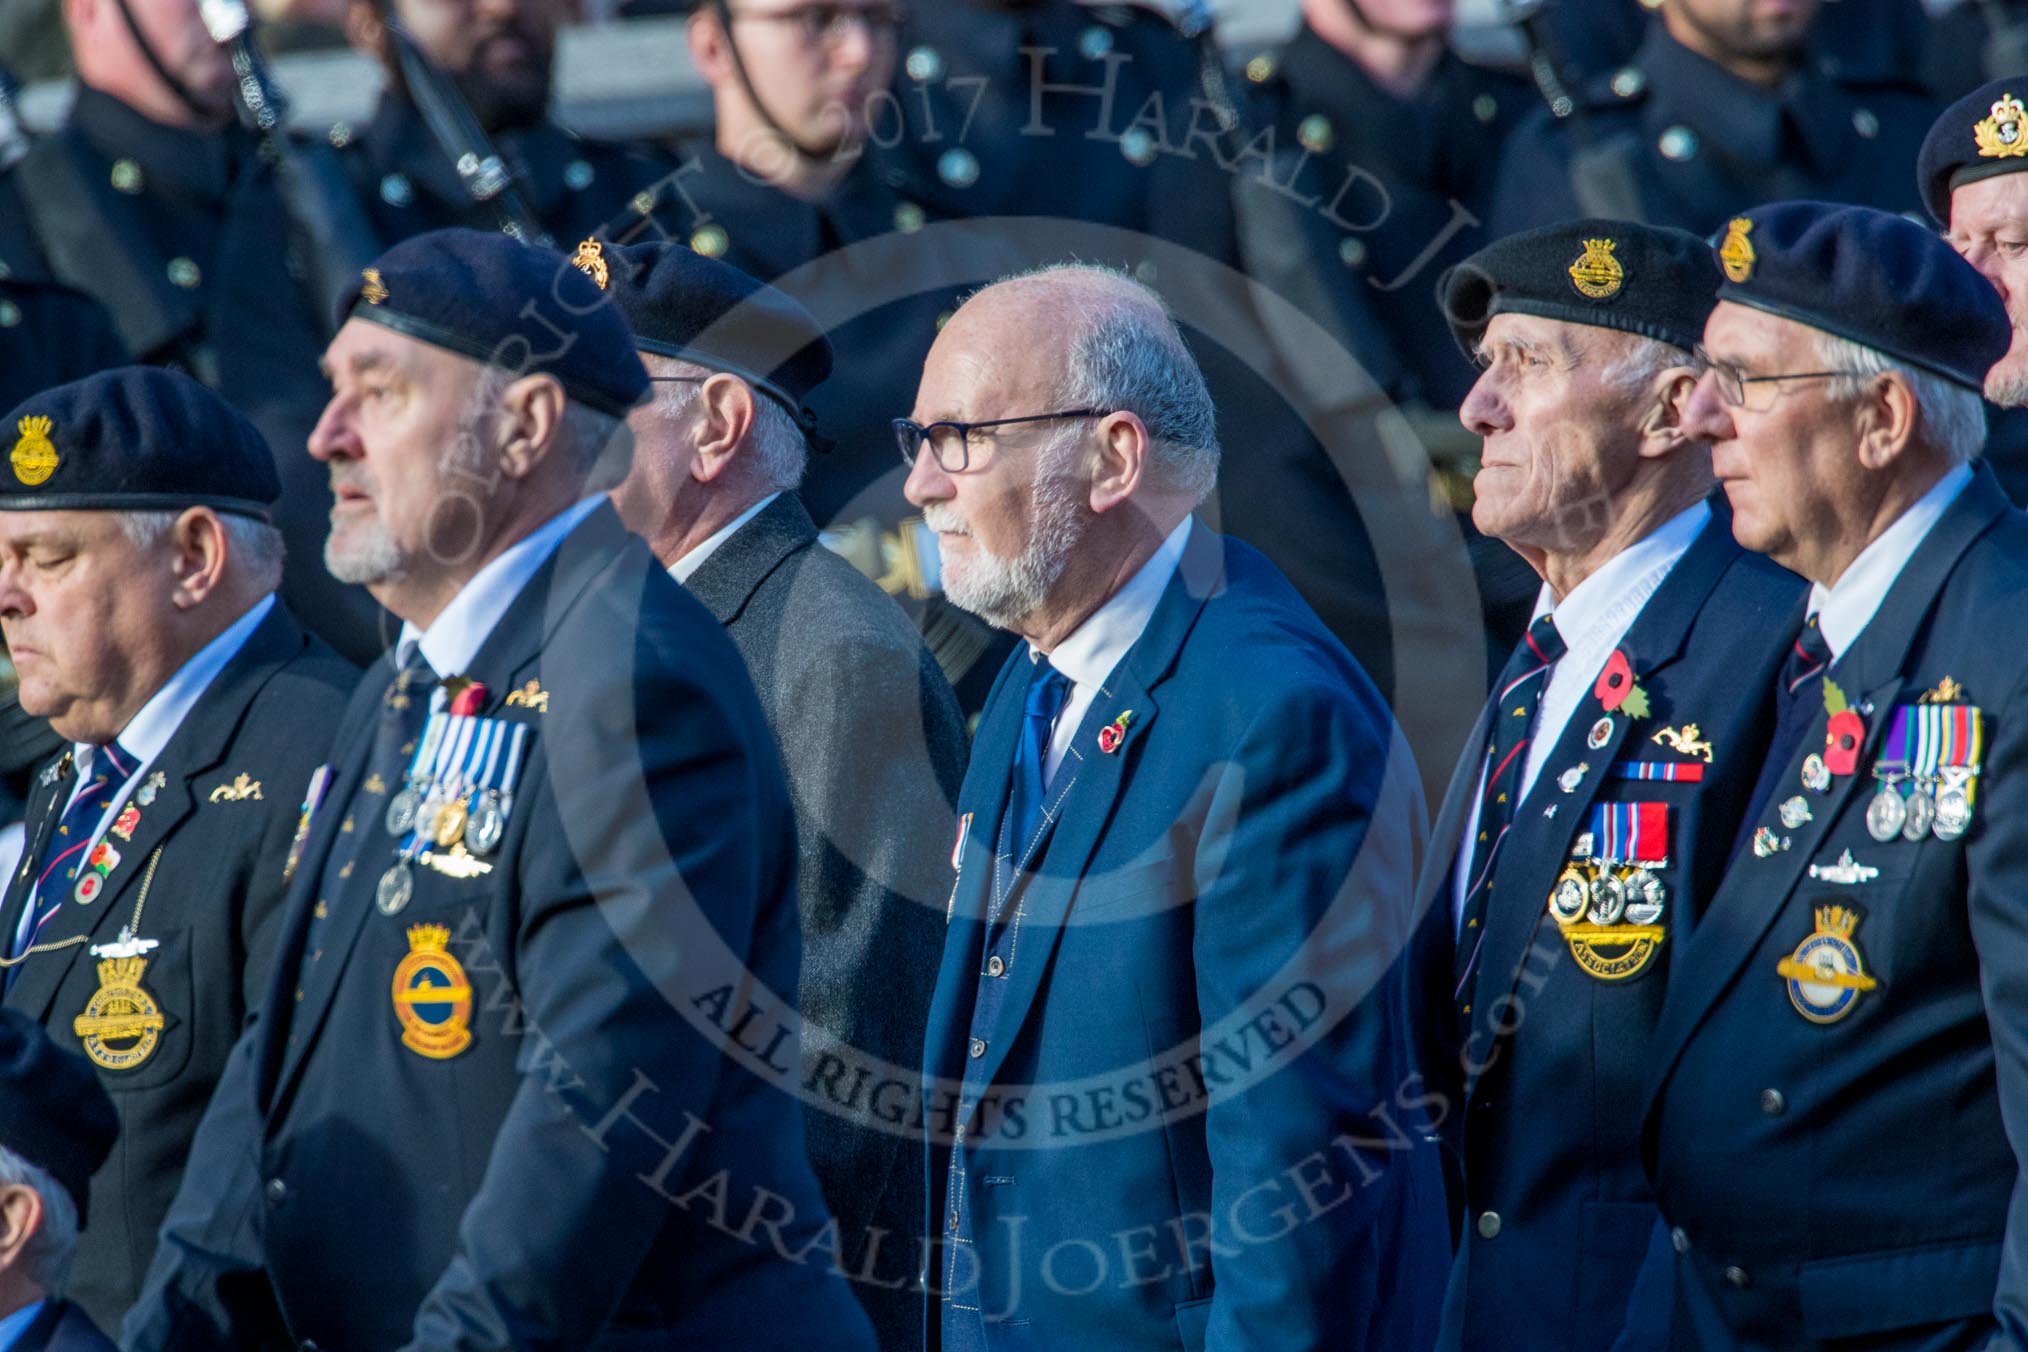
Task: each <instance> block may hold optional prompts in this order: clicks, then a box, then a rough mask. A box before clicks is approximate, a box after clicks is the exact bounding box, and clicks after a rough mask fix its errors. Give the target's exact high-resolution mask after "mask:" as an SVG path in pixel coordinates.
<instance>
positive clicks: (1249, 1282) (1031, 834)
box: [895, 267, 1446, 1352]
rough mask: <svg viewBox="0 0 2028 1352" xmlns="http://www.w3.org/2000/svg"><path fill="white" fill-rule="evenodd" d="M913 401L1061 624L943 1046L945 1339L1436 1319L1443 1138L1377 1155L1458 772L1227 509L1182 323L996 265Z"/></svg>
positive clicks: (1110, 278)
mask: <svg viewBox="0 0 2028 1352" xmlns="http://www.w3.org/2000/svg"><path fill="white" fill-rule="evenodd" d="M1038 334H1049V335H1053V336H1055V337H1056V339H1057V341H1055V342H1037V341H1035V337H1036V335H1038ZM895 426H896V431H897V434H898V437H899V440H900V443H901V450H902V455H903V458H904V459H905V460H907V461H908V462H909V465H910V470H909V477H908V482H907V493H908V497H909V500H910V501H911V502H913V503H914V504H916V505H917V506H918V507H920V508H922V509H923V515H924V520H925V521H926V522H927V524H928V525H929V526H930V527H931V529H933V530H935V531H936V532H937V535H938V540H939V545H940V548H941V550H942V553H943V559H944V579H945V587H946V589H947V593H948V595H949V596H950V598H951V600H952V601H953V603H955V604H957V605H960V606H963V607H964V608H965V609H967V610H970V611H972V612H973V613H975V614H977V615H979V616H981V617H982V618H984V619H986V620H988V621H990V622H992V623H994V624H997V625H1002V626H1005V627H1007V628H1010V629H1012V630H1013V631H1014V632H1015V633H1016V634H1017V635H1018V636H1019V637H1020V639H1021V640H1023V642H1022V643H1021V644H1020V646H1019V648H1018V649H1017V650H1016V652H1015V653H1014V654H1013V655H1012V656H1011V657H1010V658H1009V659H1008V661H1007V663H1006V665H1005V667H1004V668H1003V669H1002V671H1001V673H1000V676H999V679H998V681H997V682H996V684H995V686H994V688H993V691H992V693H991V695H990V696H989V697H988V699H987V703H986V708H985V712H984V715H983V717H982V720H981V722H980V725H979V730H978V733H977V736H976V738H975V741H974V743H973V753H972V762H971V768H970V771H969V773H968V774H967V775H966V778H965V785H964V789H963V791H962V793H961V795H960V800H959V813H960V818H959V826H958V831H957V840H956V843H955V845H954V846H953V850H952V861H953V865H954V867H955V868H956V870H957V876H956V878H955V880H954V884H953V888H952V892H951V899H950V913H949V928H948V930H947V933H946V938H945V946H944V954H943V963H942V967H941V970H940V972H939V974H938V979H937V985H936V992H935V995H934V996H933V998H932V1003H931V1009H930V1023H929V1030H928V1034H927V1037H926V1039H925V1043H924V1066H925V1080H926V1086H925V1089H926V1096H927V1102H928V1105H929V1113H928V1140H927V1142H926V1144H927V1149H928V1164H929V1170H930V1173H929V1180H930V1203H931V1208H930V1222H931V1228H930V1231H929V1233H930V1234H932V1235H934V1236H936V1237H937V1241H938V1242H937V1243H936V1244H934V1245H932V1246H931V1250H930V1254H931V1261H932V1266H931V1270H930V1271H929V1272H928V1274H927V1277H928V1282H927V1300H928V1302H929V1308H928V1310H927V1317H928V1324H927V1326H928V1329H929V1333H930V1342H929V1345H930V1346H931V1347H933V1348H941V1349H943V1352H957V1350H958V1349H985V1348H998V1347H1006V1346H1012V1345H1017V1344H1018V1345H1023V1346H1033V1345H1045V1346H1066V1345H1071V1344H1073V1343H1074V1344H1075V1345H1078V1346H1091V1347H1107V1348H1114V1349H1150V1350H1151V1352H1152V1350H1153V1349H1157V1348H1160V1349H1164V1350H1165V1352H1166V1350H1167V1349H1173V1348H1174V1347H1176V1346H1177V1341H1178V1338H1179V1336H1180V1338H1181V1340H1182V1343H1183V1345H1184V1346H1189V1347H1200V1346H1201V1347H1207V1348H1237V1347H1241V1346H1247V1347H1258V1346H1273V1347H1277V1348H1326V1347H1332V1348H1336V1347H1346V1348H1365V1347H1371V1348H1375V1349H1380V1348H1395V1347H1410V1346H1417V1345H1422V1344H1424V1343H1425V1342H1426V1339H1427V1335H1428V1333H1429V1331H1430V1330H1429V1328H1428V1322H1429V1320H1430V1318H1431V1315H1432V1312H1433V1304H1434V1299H1435V1295H1436V1292H1435V1290H1434V1287H1433V1283H1434V1282H1435V1281H1438V1280H1440V1274H1441V1272H1442V1270H1443V1267H1444V1256H1443V1249H1442V1245H1443V1244H1444V1243H1445V1239H1446V1235H1445V1232H1444V1220H1443V1214H1442V1210H1441V1206H1440V1203H1439V1202H1438V1201H1437V1199H1436V1196H1435V1195H1434V1193H1433V1192H1432V1191H1431V1190H1429V1188H1428V1187H1427V1179H1426V1178H1424V1176H1423V1171H1424V1170H1426V1169H1427V1168H1428V1167H1430V1166H1432V1165H1433V1163H1434V1160H1433V1156H1434V1152H1432V1151H1428V1150H1415V1151H1411V1152H1408V1153H1405V1154H1402V1155H1397V1156H1393V1157H1390V1156H1389V1154H1388V1152H1387V1151H1386V1150H1384V1149H1379V1148H1374V1149H1368V1148H1365V1147H1364V1146H1363V1145H1362V1141H1370V1140H1371V1139H1372V1138H1375V1137H1378V1136H1380V1135H1382V1134H1383V1132H1382V1129H1381V1128H1379V1126H1378V1125H1377V1123H1376V1122H1374V1121H1373V1120H1371V1119H1370V1118H1369V1114H1371V1113H1372V1112H1373V1111H1374V1110H1375V1109H1376V1108H1383V1107H1389V1106H1392V1103H1393V1099H1394V1096H1395V1095H1396V1094H1397V1092H1398V1088H1397V1087H1398V1086H1400V1085H1401V1084H1402V1083H1403V1079H1404V1074H1405V1071H1404V1065H1403V1063H1404V1060H1405V1055H1404V1051H1405V1049H1404V1046H1403V1039H1402V1037H1401V1035H1400V1030H1399V1028H1398V1027H1397V1026H1396V1024H1395V1022H1394V1020H1393V1018H1392V1016H1391V1012H1390V1010H1389V1008H1388V1005H1387V996H1386V994H1385V992H1386V991H1387V990H1388V989H1389V987H1388V986H1387V985H1386V984H1384V974H1385V973H1386V972H1387V970H1388V968H1389V967H1390V965H1391V964H1392V962H1393V960H1394V958H1395V956H1396V955H1397V954H1398V953H1399V952H1400V949H1401V947H1402V944H1403V942H1404V940H1405V929H1406V925H1407V922H1408V906H1409V893H1410V888H1411V886H1412V883H1411V873H1412V870H1413V867H1414V856H1415V854H1416V852H1417V848H1418V847H1419V844H1420V840H1421V822H1422V803H1421V801H1420V791H1419V789H1418V788H1417V787H1416V780H1415V774H1414V770H1413V766H1412V764H1411V762H1410V759H1409V756H1408V753H1407V750H1406V747H1405V745H1404V743H1402V741H1401V740H1400V738H1399V736H1398V734H1397V733H1396V730H1395V728H1394V725H1393V722H1392V720H1391V718H1390V717H1389V715H1388V712H1387V710H1386V708H1385V707H1384V706H1383V705H1382V703H1381V701H1380V700H1379V698H1378V696H1377V695H1376V694H1375V692H1374V689H1373V687H1372V685H1371V683H1370V682H1369V681H1368V680H1367V678H1366V676H1365V674H1364V673H1363V672H1362V671H1360V669H1359V667H1358V666H1357V664H1356V663H1354V662H1353V661H1352V659H1351V658H1350V656H1349V655H1348V654H1347V653H1346V652H1345V650H1344V648H1343V647H1342V646H1340V645H1339V643H1338V642H1337V641H1336V640H1335V639H1334V638H1332V637H1331V635H1330V634H1329V633H1328V632H1327V631H1326V630H1325V629H1324V627H1323V626H1322V624H1321V623H1320V622H1319V621H1318V620H1317V618H1316V616H1315V615H1314V614H1313V613H1312V612H1311V611H1310V609H1309V607H1307V606H1306V605H1304V603H1303V602H1302V600H1301V599H1300V598H1299V597H1298V596H1297V595H1296V593H1295V591H1294V590H1293V589H1292V588H1291V587H1290V586H1289V585H1288V583H1287V582H1286V581H1285V580H1284V579H1283V578H1282V577H1281V575H1280V574H1279V573H1277V572H1276V571H1275V570H1274V568H1273V567H1272V565H1270V564H1269V563H1268V562H1267V561H1266V560H1265V559H1263V558H1262V557H1261V556H1260V555H1259V554H1258V553H1256V552H1255V551H1254V550H1253V549H1251V548H1250V547H1248V546H1246V545H1244V544H1241V543H1239V542H1237V541H1233V540H1228V539H1224V538H1222V537H1220V536H1218V535H1216V534H1213V533H1212V532H1211V531H1210V530H1208V529H1207V528H1206V527H1204V526H1203V525H1202V524H1200V523H1198V522H1197V521H1196V520H1194V518H1193V512H1194V511H1195V509H1196V507H1197V506H1198V504H1199V503H1200V502H1202V501H1203V499H1204V497H1205V495H1206V494H1208V493H1209V492H1210V491H1211V489H1212V487H1213V485H1214V482H1215V480H1216V478H1217V473H1218V464H1219V448H1218V443H1217V438H1216V434H1215V432H1214V430H1213V427H1214V424H1213V410H1212V405H1211V400H1210V397H1209V395H1208V393H1207V392H1206V389H1205V386H1204V381H1203V377H1202V376H1201V375H1200V374H1199V371H1198V368H1197V365H1196V363H1195V361H1194V360H1193V359H1192V357H1191V355H1190V353H1189V351H1188V349H1187V348H1186V347H1185V346H1184V344H1183V341H1182V339H1181V337H1180V335H1179V334H1178V332H1177V330H1176V327H1175V324H1174V321H1173V320H1172V319H1171V318H1170V316H1169V314H1168V312H1167V310H1166V309H1165V307H1164V306H1163V304H1162V301H1161V300H1160V299H1159V298H1158V297H1157V296H1156V295H1155V294H1154V293H1153V292H1152V291H1150V290H1148V289H1147V288H1146V287H1143V286H1142V285H1140V284H1139V283H1137V282H1135V281H1132V280H1131V279H1129V278H1128V277H1126V276H1125V275H1124V274H1120V273H1115V272H1110V271H1107V270H1104V269H1099V268H1091V267H1056V268H1050V269H1045V270H1043V271H1041V272H1037V273H1032V274H1028V275H1025V276H1021V277H1017V278H1014V279H1012V280H1009V281H1005V282H1001V283H999V284H996V285H994V286H990V287H988V288H986V289H985V290H984V291H982V292H980V293H979V294H978V295H976V296H974V297H973V298H972V299H971V300H969V301H968V302H967V303H966V304H965V305H964V306H963V307H962V308H961V309H959V310H958V312H957V313H956V315H955V316H954V317H953V318H952V319H951V320H950V322H949V323H948V324H947V325H945V327H944V329H943V331H942V332H941V334H939V335H938V337H937V339H936V343H935V345H934V347H933V348H932V350H931V352H930V356H929V360H928V363H927V364H926V365H925V367H924V370H923V378H922V384H921V388H920V391H919V393H918V395H917V398H916V404H915V410H914V414H913V416H912V417H911V418H909V419H903V420H899V421H897V423H896V424H895ZM1200 1045H1201V1047H1202V1049H1203V1051H1202V1054H1201V1056H1200V1055H1199V1054H1198V1048H1199V1047H1200Z"/></svg>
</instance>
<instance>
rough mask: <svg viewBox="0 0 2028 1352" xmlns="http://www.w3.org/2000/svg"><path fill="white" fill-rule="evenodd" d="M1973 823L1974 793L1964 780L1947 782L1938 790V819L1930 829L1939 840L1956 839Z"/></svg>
mask: <svg viewBox="0 0 2028 1352" xmlns="http://www.w3.org/2000/svg"><path fill="white" fill-rule="evenodd" d="M1971 824H1972V795H1971V791H1970V790H1969V789H1967V788H1966V786H1965V784H1964V782H1963V781H1962V780H1958V781H1955V782H1947V783H1945V784H1944V786H1943V787H1942V788H1940V789H1938V790H1937V791H1936V821H1935V822H1933V823H1932V824H1931V826H1930V830H1931V831H1933V832H1934V833H1935V834H1936V838H1937V839H1938V840H1956V839H1957V838H1958V837H1959V836H1961V835H1963V834H1964V833H1965V832H1966V831H1967V830H1968V829H1969V828H1970V827H1971Z"/></svg>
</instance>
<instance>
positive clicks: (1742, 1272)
mask: <svg viewBox="0 0 2028 1352" xmlns="http://www.w3.org/2000/svg"><path fill="white" fill-rule="evenodd" d="M1725 1280H1726V1281H1727V1282H1729V1283H1731V1284H1732V1285H1733V1286H1736V1287H1738V1288H1739V1289H1740V1290H1742V1291H1744V1290H1745V1289H1746V1288H1747V1287H1749V1286H1752V1285H1753V1278H1752V1277H1751V1276H1749V1275H1748V1274H1747V1271H1746V1269H1745V1268H1743V1267H1729V1268H1727V1269H1725Z"/></svg>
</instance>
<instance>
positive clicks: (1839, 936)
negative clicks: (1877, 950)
mask: <svg viewBox="0 0 2028 1352" xmlns="http://www.w3.org/2000/svg"><path fill="white" fill-rule="evenodd" d="M1858 927H1859V913H1858V912H1857V911H1854V910H1852V909H1850V908H1849V907H1845V906H1819V907H1818V908H1817V928H1816V931H1815V932H1814V933H1812V934H1811V935H1810V937H1809V938H1807V939H1805V940H1803V941H1802V942H1801V943H1800V944H1797V945H1796V951H1795V952H1794V953H1792V954H1790V955H1789V956H1788V957H1786V958H1783V959H1782V960H1781V961H1780V962H1779V963H1777V964H1776V965H1775V971H1776V972H1777V973H1779V974H1780V975H1781V976H1782V977H1784V978H1786V979H1787V981H1788V983H1789V1003H1790V1004H1793V1005H1794V1006H1795V1007H1796V1013H1798V1014H1800V1015H1802V1016H1803V1017H1804V1018H1806V1019H1808V1020H1809V1021H1810V1022H1811V1023H1836V1022H1838V1020H1840V1019H1842V1018H1844V1017H1845V1016H1846V1015H1847V1014H1850V1013H1851V1012H1852V1005H1853V1003H1854V1002H1855V1001H1857V1000H1858V999H1859V993H1860V992H1861V991H1870V990H1874V989H1877V988H1878V987H1879V985H1880V982H1879V981H1878V980H1876V979H1875V978H1873V977H1870V976H1868V975H1867V974H1866V963H1865V960H1864V959H1862V958H1861V957H1860V956H1859V948H1858V946H1857V945H1856V944H1854V943H1853V942H1852V931H1853V930H1855V929H1857V928H1858Z"/></svg>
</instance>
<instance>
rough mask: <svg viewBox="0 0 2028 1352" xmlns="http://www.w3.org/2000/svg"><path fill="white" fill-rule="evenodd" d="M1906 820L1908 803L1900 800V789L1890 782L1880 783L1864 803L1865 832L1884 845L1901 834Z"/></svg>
mask: <svg viewBox="0 0 2028 1352" xmlns="http://www.w3.org/2000/svg"><path fill="white" fill-rule="evenodd" d="M1907 820H1908V804H1907V803H1905V802H1904V801H1902V797H1901V791H1900V790H1898V789H1896V788H1895V787H1894V785H1893V784H1892V783H1887V784H1882V785H1881V786H1880V792H1878V793H1876V794H1874V795H1873V801H1872V802H1870V803H1868V804H1867V805H1866V834H1867V835H1869V836H1872V837H1873V838H1874V839H1875V840H1877V841H1879V842H1880V843H1881V844H1883V845H1884V844H1886V843H1887V842H1888V841H1890V840H1892V839H1894V838H1895V837H1896V836H1898V835H1900V834H1901V827H1902V823H1904V822H1906V821H1907Z"/></svg>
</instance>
